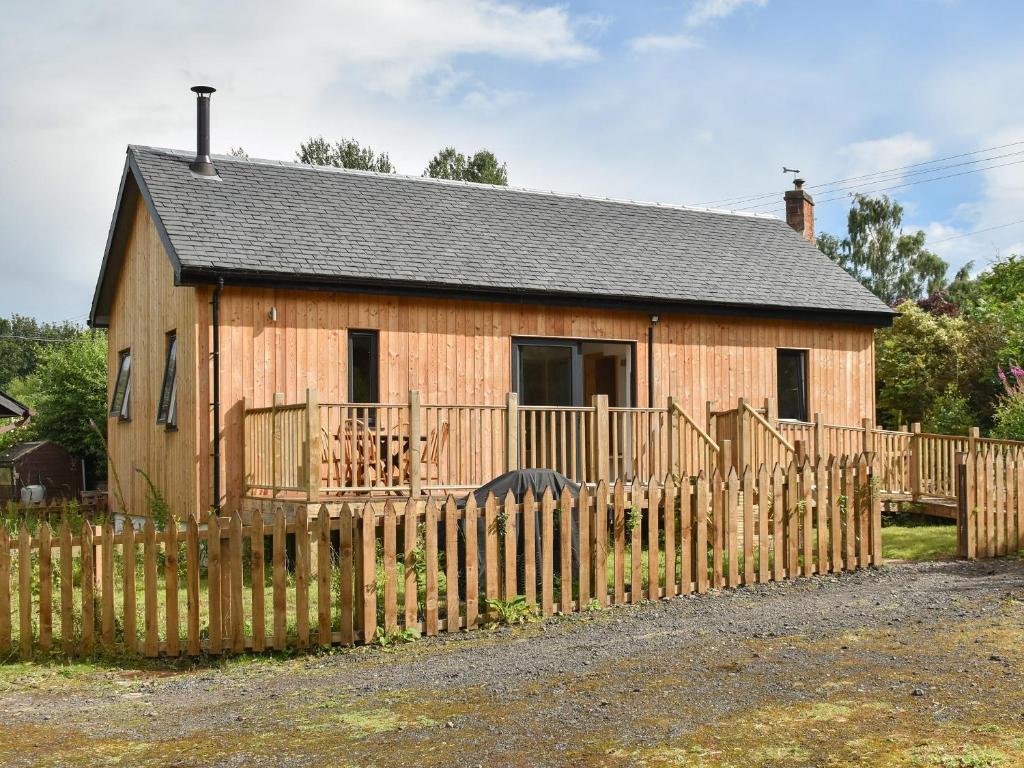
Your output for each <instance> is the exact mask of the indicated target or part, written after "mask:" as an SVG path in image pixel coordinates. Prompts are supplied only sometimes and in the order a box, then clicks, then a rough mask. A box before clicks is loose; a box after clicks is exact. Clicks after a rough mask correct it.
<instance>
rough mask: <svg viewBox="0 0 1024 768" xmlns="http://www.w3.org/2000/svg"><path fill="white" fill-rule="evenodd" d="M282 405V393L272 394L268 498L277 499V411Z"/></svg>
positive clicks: (278, 425)
mask: <svg viewBox="0 0 1024 768" xmlns="http://www.w3.org/2000/svg"><path fill="white" fill-rule="evenodd" d="M282 405H284V392H275V393H274V403H273V405H272V406H271V410H270V442H271V446H270V496H271V498H276V497H277V486H278V482H277V478H278V473H279V472H280V471H281V454H282V452H283V451H282V445H281V425H280V424H279V423H278V415H277V409H278V408H280V407H281V406H282Z"/></svg>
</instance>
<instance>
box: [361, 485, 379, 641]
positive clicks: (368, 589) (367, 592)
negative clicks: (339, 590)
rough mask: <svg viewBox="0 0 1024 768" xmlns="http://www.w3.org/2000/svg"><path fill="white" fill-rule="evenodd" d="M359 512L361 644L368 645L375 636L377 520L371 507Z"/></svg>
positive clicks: (365, 507) (364, 507)
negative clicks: (360, 529) (360, 514)
mask: <svg viewBox="0 0 1024 768" xmlns="http://www.w3.org/2000/svg"><path fill="white" fill-rule="evenodd" d="M361 512H362V535H361V536H360V541H361V543H362V554H361V556H360V558H359V562H360V564H361V566H362V578H361V580H360V583H361V585H362V602H361V605H362V607H363V621H362V625H363V642H364V643H369V642H372V641H373V638H374V637H376V635H377V540H376V530H377V518H376V515H375V514H374V512H373V509H372V507H369V506H366V505H364V506H363V508H362V510H361Z"/></svg>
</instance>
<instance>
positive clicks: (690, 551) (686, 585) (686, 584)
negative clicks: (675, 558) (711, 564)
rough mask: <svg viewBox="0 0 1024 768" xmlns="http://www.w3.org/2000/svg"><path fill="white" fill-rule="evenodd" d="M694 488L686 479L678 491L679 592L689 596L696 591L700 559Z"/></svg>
mask: <svg viewBox="0 0 1024 768" xmlns="http://www.w3.org/2000/svg"><path fill="white" fill-rule="evenodd" d="M692 491H693V488H692V487H691V485H690V482H689V480H687V479H686V478H684V479H683V480H682V482H681V483H680V484H679V488H678V489H677V494H678V501H677V505H678V507H679V592H680V594H683V595H689V594H690V593H692V592H693V590H694V577H693V567H694V563H696V562H698V560H699V558H698V557H696V556H695V550H696V548H697V545H696V541H695V539H694V521H693V505H694V503H695V501H694V498H693V495H692Z"/></svg>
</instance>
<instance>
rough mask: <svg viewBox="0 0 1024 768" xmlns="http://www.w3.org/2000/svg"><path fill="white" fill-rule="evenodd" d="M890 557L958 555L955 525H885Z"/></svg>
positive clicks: (884, 549)
mask: <svg viewBox="0 0 1024 768" xmlns="http://www.w3.org/2000/svg"><path fill="white" fill-rule="evenodd" d="M882 556H883V557H884V558H885V559H886V560H948V559H950V558H953V557H955V556H956V526H955V525H913V524H910V525H907V524H903V525H888V526H885V527H884V528H882Z"/></svg>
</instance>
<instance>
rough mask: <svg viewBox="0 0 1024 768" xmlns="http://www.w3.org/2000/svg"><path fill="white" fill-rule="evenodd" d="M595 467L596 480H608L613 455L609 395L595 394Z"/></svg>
mask: <svg viewBox="0 0 1024 768" xmlns="http://www.w3.org/2000/svg"><path fill="white" fill-rule="evenodd" d="M593 403H594V435H595V440H594V468H595V471H596V472H597V476H596V477H595V478H594V479H595V481H596V482H598V483H600V482H602V481H604V482H605V483H607V482H608V475H609V469H610V468H611V456H609V450H610V449H609V447H608V395H594V399H593Z"/></svg>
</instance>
